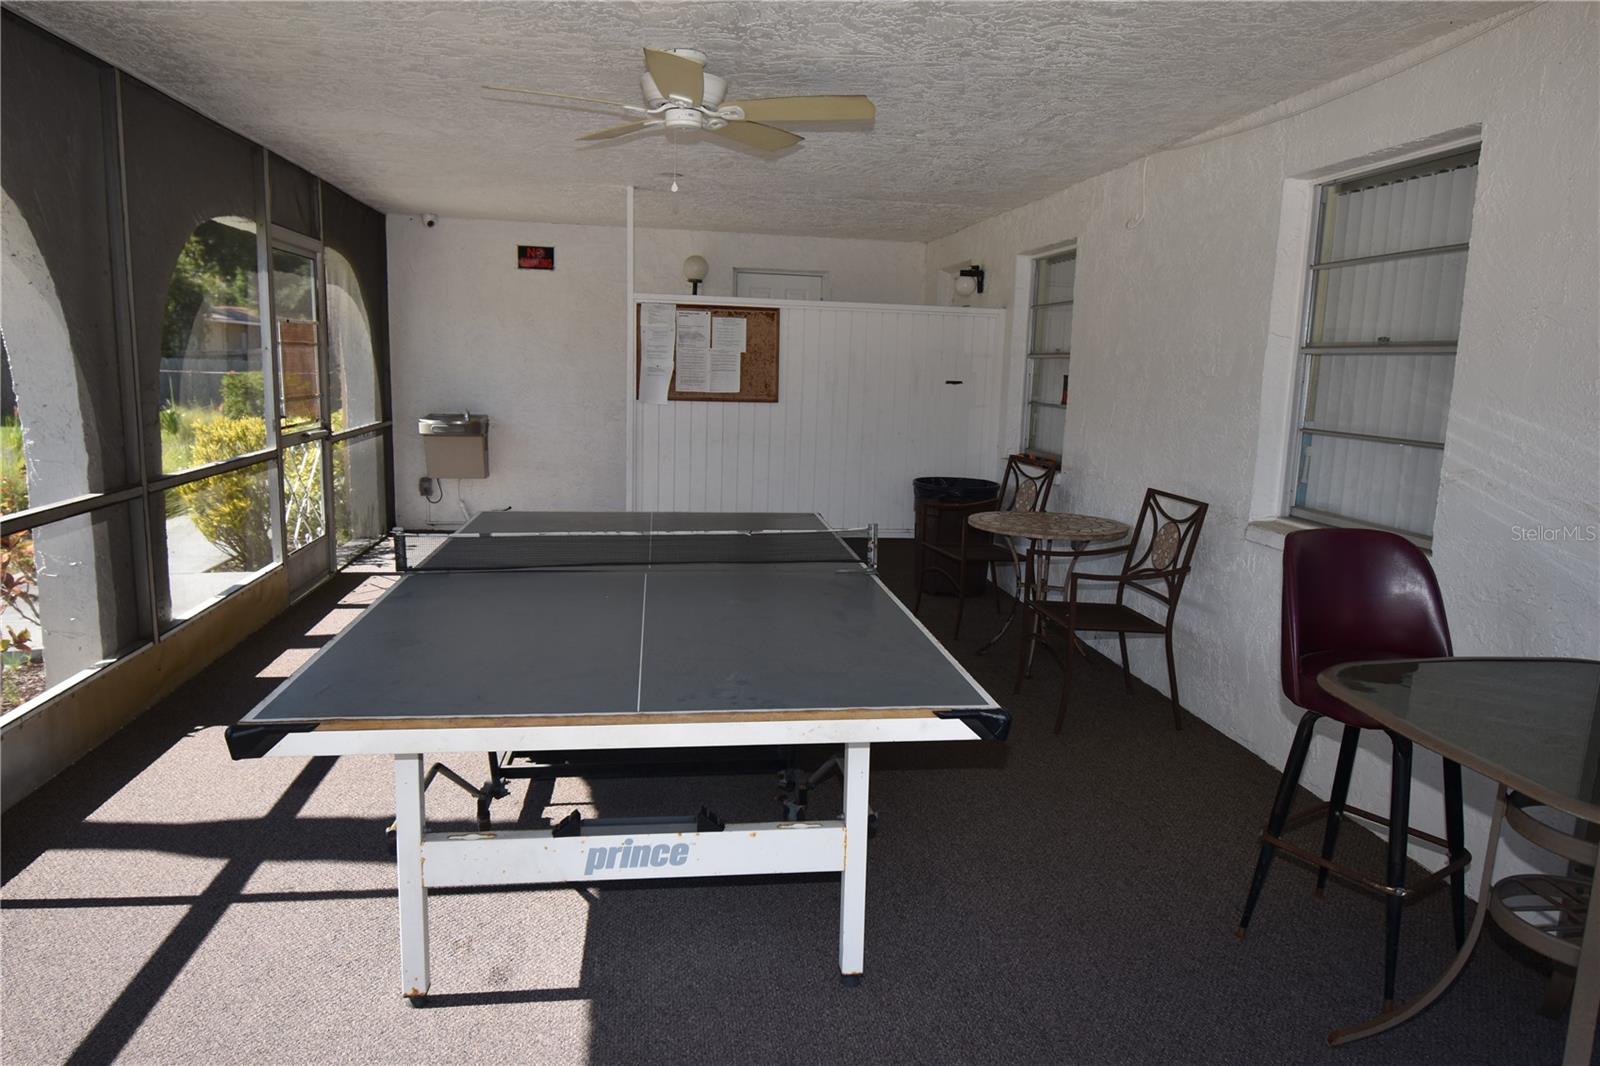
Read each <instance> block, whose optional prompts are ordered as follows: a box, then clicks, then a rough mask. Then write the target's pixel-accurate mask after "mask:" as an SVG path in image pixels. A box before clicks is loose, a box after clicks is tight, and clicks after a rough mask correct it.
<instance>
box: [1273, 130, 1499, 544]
mask: <svg viewBox="0 0 1600 1066" xmlns="http://www.w3.org/2000/svg"><path fill="white" fill-rule="evenodd" d="M1477 177H1478V153H1477V150H1476V149H1474V150H1472V151H1470V152H1466V153H1458V154H1455V155H1451V156H1448V157H1444V158H1440V159H1435V160H1430V161H1427V162H1424V163H1419V164H1411V165H1408V166H1405V167H1402V168H1397V169H1391V170H1386V171H1383V172H1380V173H1376V174H1370V175H1366V176H1364V177H1361V178H1357V179H1352V180H1347V181H1342V182H1338V183H1336V184H1332V185H1326V186H1324V187H1323V188H1322V189H1321V194H1320V198H1319V204H1318V217H1317V228H1316V241H1315V250H1314V254H1313V257H1312V263H1311V271H1310V273H1311V276H1310V282H1309V294H1308V308H1307V315H1306V328H1305V334H1304V340H1303V344H1302V346H1301V356H1300V402H1299V412H1298V415H1299V417H1298V423H1297V427H1296V432H1295V436H1294V444H1293V447H1294V454H1293V456H1292V457H1291V460H1292V466H1291V469H1292V472H1293V473H1292V479H1291V487H1290V498H1289V512H1290V513H1291V514H1294V515H1297V516H1299V517H1303V518H1307V519H1310V520H1313V521H1323V522H1330V523H1332V524H1356V525H1367V526H1379V527H1383V528H1387V529H1394V530H1398V531H1400V532H1403V533H1408V534H1411V535H1413V536H1417V537H1423V538H1426V537H1430V536H1432V534H1433V517H1434V509H1435V506H1436V505H1437V502H1438V496H1439V469H1440V463H1441V460H1442V458H1443V454H1444V431H1445V422H1446V418H1447V415H1448V413H1449V409H1450V386H1451V381H1452V378H1453V376H1454V373H1455V353H1456V340H1457V337H1458V336H1459V333H1460V326H1461V294H1462V288H1463V284H1464V281H1465V278H1466V268H1467V244H1468V239H1469V237H1470V235H1471V230H1472V202H1473V193H1474V190H1475V188H1476V184H1477Z"/></svg>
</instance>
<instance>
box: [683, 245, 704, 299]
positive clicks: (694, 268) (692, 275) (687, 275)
mask: <svg viewBox="0 0 1600 1066" xmlns="http://www.w3.org/2000/svg"><path fill="white" fill-rule="evenodd" d="M710 269H711V267H710V265H709V264H707V263H706V257H705V256H703V255H691V256H690V257H689V258H687V259H685V260H684V261H683V280H684V281H687V282H688V283H689V284H690V285H693V286H694V292H693V294H692V295H695V296H699V295H700V283H701V282H702V281H704V280H706V273H707V272H708V271H709V270H710Z"/></svg>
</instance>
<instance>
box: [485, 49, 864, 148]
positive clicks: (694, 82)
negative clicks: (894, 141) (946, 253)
mask: <svg viewBox="0 0 1600 1066" xmlns="http://www.w3.org/2000/svg"><path fill="white" fill-rule="evenodd" d="M644 68H645V72H644V74H643V75H641V76H640V79H639V83H640V86H641V87H642V88H643V90H644V99H645V106H644V107H639V106H637V105H635V104H623V103H618V102H616V101H614V100H597V99H595V98H594V97H591V96H571V95H568V94H566V93H551V92H541V91H539V90H537V89H518V88H514V87H512V86H509V85H485V86H484V88H485V89H489V90H492V91H494V92H503V93H521V94H523V95H526V96H549V97H553V98H555V99H557V100H579V101H582V102H584V103H591V104H605V105H606V106H608V107H617V108H621V109H622V110H623V111H625V112H627V113H628V114H631V115H640V116H643V117H641V118H639V119H637V120H636V121H633V122H626V123H623V124H622V125H621V126H612V127H610V128H608V129H603V130H596V131H595V132H593V133H586V134H584V135H583V136H582V137H579V138H578V139H579V140H580V141H604V140H610V139H611V138H613V137H623V136H626V135H627V134H630V133H637V132H639V131H640V130H645V129H667V130H707V131H709V132H711V133H715V134H718V135H719V136H722V137H727V138H729V139H730V140H735V141H738V142H739V143H740V144H745V145H749V146H750V147H751V148H759V149H761V150H762V151H766V152H776V151H779V150H780V149H783V148H788V147H789V146H790V145H794V144H799V143H800V141H801V140H803V139H804V138H802V137H801V136H800V135H799V134H797V133H790V132H789V131H788V130H785V129H779V128H778V127H777V126H771V125H768V123H770V122H846V121H852V120H863V119H870V118H872V117H873V116H874V115H875V114H876V113H877V109H876V108H874V107H873V106H872V101H871V100H868V99H867V98H866V97H865V96H772V97H766V98H764V99H757V100H728V101H724V100H723V95H724V94H725V93H726V92H727V89H728V83H727V81H726V80H725V79H723V78H719V77H717V75H715V74H712V73H711V72H710V71H708V70H706V57H705V55H704V54H703V53H701V52H696V51H695V50H694V49H692V48H673V49H671V50H667V51H663V50H661V49H657V48H646V49H645V50H644ZM527 102H528V103H537V102H538V101H533V100H530V101H527Z"/></svg>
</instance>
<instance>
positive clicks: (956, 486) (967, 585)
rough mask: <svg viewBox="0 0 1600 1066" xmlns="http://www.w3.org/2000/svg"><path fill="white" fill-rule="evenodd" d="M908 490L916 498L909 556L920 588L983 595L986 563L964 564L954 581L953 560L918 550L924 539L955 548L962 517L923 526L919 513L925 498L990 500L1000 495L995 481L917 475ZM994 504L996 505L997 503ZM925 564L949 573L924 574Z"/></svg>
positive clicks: (942, 593) (937, 592)
mask: <svg viewBox="0 0 1600 1066" xmlns="http://www.w3.org/2000/svg"><path fill="white" fill-rule="evenodd" d="M911 490H912V493H913V495H914V496H915V497H916V512H917V522H916V541H915V544H916V547H915V549H914V550H913V552H912V556H913V559H914V561H915V562H914V565H915V566H916V570H917V579H918V580H919V581H921V582H922V591H923V592H924V593H926V594H928V595H932V596H954V595H955V594H956V590H957V588H958V587H959V589H960V591H961V595H963V596H981V595H983V590H984V588H985V586H986V585H987V584H988V570H989V564H988V563H985V562H973V563H968V564H967V565H966V573H965V574H962V575H961V577H960V580H959V582H958V581H957V580H956V574H955V570H956V563H955V562H954V560H951V559H946V558H944V557H943V556H942V555H932V556H928V557H927V558H926V559H925V558H924V554H925V553H924V552H923V550H922V545H923V542H924V541H925V540H927V541H931V542H932V543H935V544H950V545H953V546H957V547H959V546H960V544H961V526H962V524H963V523H964V522H965V521H966V518H965V516H963V515H958V514H956V515H942V516H940V517H941V520H940V521H939V522H938V523H937V525H938V528H937V529H931V530H928V529H924V528H923V522H924V518H925V517H926V516H925V515H924V514H923V507H922V505H923V504H924V503H926V502H927V501H929V500H938V501H939V502H941V503H978V502H979V501H981V500H993V499H995V498H996V497H998V496H999V495H1000V485H999V483H998V482H994V481H987V480H985V479H983V478H979V477H919V478H917V479H915V480H914V481H912V483H911ZM995 506H997V507H998V506H999V504H998V503H997V504H996V505H995ZM971 535H976V536H981V537H983V538H984V539H986V540H987V539H988V535H987V534H979V533H977V531H976V530H974V531H973V533H972V534H971ZM926 566H932V567H935V568H937V569H938V570H940V571H942V572H943V573H944V574H946V575H949V576H948V577H941V576H940V575H939V574H930V573H924V572H923V568H924V567H926Z"/></svg>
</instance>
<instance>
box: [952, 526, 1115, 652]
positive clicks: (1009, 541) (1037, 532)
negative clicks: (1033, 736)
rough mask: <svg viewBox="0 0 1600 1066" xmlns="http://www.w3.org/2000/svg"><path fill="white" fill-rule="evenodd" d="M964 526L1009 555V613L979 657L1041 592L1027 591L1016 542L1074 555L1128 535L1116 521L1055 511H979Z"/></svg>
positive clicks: (1071, 562)
mask: <svg viewBox="0 0 1600 1066" xmlns="http://www.w3.org/2000/svg"><path fill="white" fill-rule="evenodd" d="M967 524H968V525H970V526H971V527H972V528H973V529H977V530H981V531H983V532H984V533H993V534H994V535H995V536H997V537H1003V538H1004V539H1005V544H1006V550H1008V551H1009V552H1010V553H1011V568H1012V574H1013V581H1014V583H1015V588H1014V590H1013V595H1012V599H1011V613H1010V614H1008V615H1006V620H1005V622H1003V623H1002V624H1001V626H1000V631H999V632H998V633H996V634H995V635H994V636H992V637H990V638H989V640H988V642H987V643H986V644H984V646H983V647H981V648H979V649H978V654H979V655H982V654H983V653H984V652H986V651H988V650H989V649H990V648H992V647H994V645H995V643H996V642H997V641H999V639H1000V638H1001V637H1003V636H1005V635H1006V630H1008V629H1010V628H1011V623H1012V621H1013V620H1014V619H1015V618H1016V617H1017V605H1018V604H1019V603H1021V602H1022V598H1023V596H1025V595H1026V596H1030V597H1031V596H1032V595H1033V593H1034V592H1036V591H1041V590H1038V589H1029V588H1027V587H1026V578H1025V576H1024V570H1023V563H1022V560H1021V559H1020V558H1019V557H1018V555H1017V541H1018V540H1026V541H1028V543H1029V545H1030V548H1031V546H1032V545H1035V544H1038V543H1039V542H1040V541H1044V542H1045V543H1046V544H1049V543H1050V542H1052V541H1058V540H1064V541H1066V542H1067V543H1068V544H1070V545H1071V546H1072V550H1073V551H1082V550H1083V549H1084V548H1087V547H1088V546H1089V545H1091V544H1099V543H1102V542H1104V541H1113V540H1121V539H1122V538H1123V537H1126V536H1127V535H1128V524H1127V523H1126V522H1118V521H1117V520H1116V519H1115V518H1101V517H1099V516H1098V515H1088V514H1058V513H1056V512H1054V511H979V512H978V513H977V514H975V515H971V516H969V517H968V518H967ZM1077 565H1078V560H1077V559H1076V558H1073V559H1070V560H1068V562H1067V580H1068V581H1069V582H1070V581H1071V580H1072V571H1073V569H1074V568H1075V567H1076V566H1077ZM1048 578H1049V573H1048V571H1046V573H1045V574H1044V575H1042V579H1041V581H1040V585H1041V587H1042V586H1043V585H1044V582H1045V581H1048ZM1030 658H1032V656H1030Z"/></svg>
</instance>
